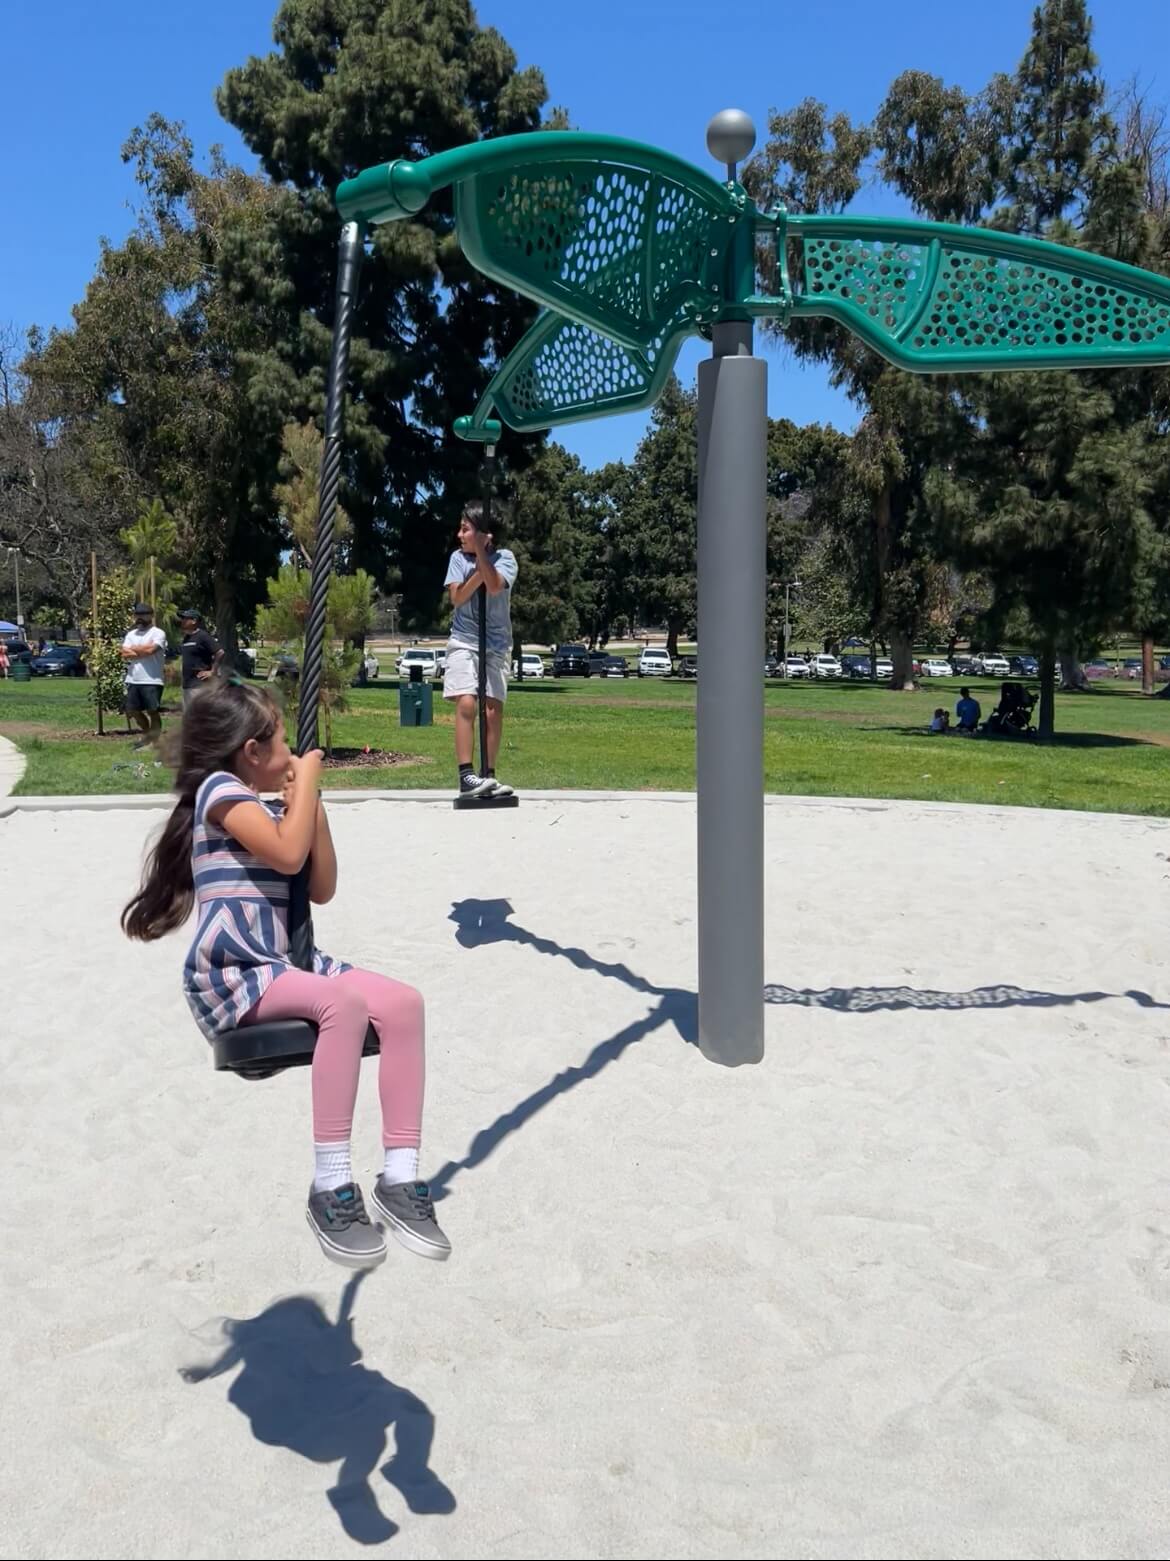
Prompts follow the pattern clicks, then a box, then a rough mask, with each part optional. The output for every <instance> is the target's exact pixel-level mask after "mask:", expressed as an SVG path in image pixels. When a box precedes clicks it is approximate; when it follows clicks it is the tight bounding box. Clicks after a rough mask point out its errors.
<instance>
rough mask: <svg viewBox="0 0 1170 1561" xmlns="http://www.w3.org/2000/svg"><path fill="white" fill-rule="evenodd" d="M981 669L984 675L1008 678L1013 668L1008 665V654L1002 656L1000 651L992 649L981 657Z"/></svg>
mask: <svg viewBox="0 0 1170 1561" xmlns="http://www.w3.org/2000/svg"><path fill="white" fill-rule="evenodd" d="M979 670H980V672H982V673H983V675H984V677H989V678H1006V677H1010V676H1011V672H1012V669H1011V667H1010V666H1009V665H1008V659H1007V657H1006V656H1001V655H1000V654H999V652H998V651H991V652H990V654H988V655H986V656H980V657H979Z"/></svg>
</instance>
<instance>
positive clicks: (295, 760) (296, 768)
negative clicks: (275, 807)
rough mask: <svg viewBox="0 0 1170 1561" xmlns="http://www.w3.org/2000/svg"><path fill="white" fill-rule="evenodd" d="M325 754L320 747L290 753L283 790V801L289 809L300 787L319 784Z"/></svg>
mask: <svg viewBox="0 0 1170 1561" xmlns="http://www.w3.org/2000/svg"><path fill="white" fill-rule="evenodd" d="M324 757H325V755H324V753H322V751H321V749H320V748H313V749H311V750H310V752H309V753H306V754H303V755H302V754H295V753H294V754H290V756H289V761H288V770H287V771H286V773H285V779H284V790H283V791H282V792H281V794H280V796H281V801H282V802H283V803H284V806H285V810H286V811H287V810H288V809H289V808H291V807H292V804H293V797H294V796H295V795H296V792H297V788H298V787H306V788H308V787H312V788H315V787H316V785H317V778H318V776H319V775H320V773H321V761H322V759H324Z"/></svg>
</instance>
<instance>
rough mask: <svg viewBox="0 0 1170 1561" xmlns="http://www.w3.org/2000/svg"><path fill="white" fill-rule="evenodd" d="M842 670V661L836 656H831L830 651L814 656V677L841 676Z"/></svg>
mask: <svg viewBox="0 0 1170 1561" xmlns="http://www.w3.org/2000/svg"><path fill="white" fill-rule="evenodd" d="M841 671H842V669H841V663H840V662H839V661H838V660H837V658H836V656H831V655H829V654H828V652H822V654H821V655H819V656H814V657H813V661H812V675H813V677H815V678H839V677H840V676H841Z"/></svg>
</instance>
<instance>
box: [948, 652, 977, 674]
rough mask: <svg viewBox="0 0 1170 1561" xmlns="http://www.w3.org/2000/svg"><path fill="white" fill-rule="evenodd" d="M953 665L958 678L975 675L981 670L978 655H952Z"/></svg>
mask: <svg viewBox="0 0 1170 1561" xmlns="http://www.w3.org/2000/svg"><path fill="white" fill-rule="evenodd" d="M951 667H952V669H953V671H954V674H955V676H956V677H958V678H969V677H974V676H976V674H977V673H978V671H979V658H978V657H977V656H957V655H956V656H952V657H951Z"/></svg>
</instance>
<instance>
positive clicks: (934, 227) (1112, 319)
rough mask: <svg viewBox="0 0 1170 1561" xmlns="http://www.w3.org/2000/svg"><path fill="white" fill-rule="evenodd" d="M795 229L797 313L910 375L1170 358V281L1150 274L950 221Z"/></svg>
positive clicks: (810, 223) (813, 222) (857, 222)
mask: <svg viewBox="0 0 1170 1561" xmlns="http://www.w3.org/2000/svg"><path fill="white" fill-rule="evenodd" d="M791 229H792V230H793V231H797V232H799V233H800V235H801V237H802V239H803V249H804V259H803V267H802V280H803V288H802V290H801V292H800V294H799V295H798V297H797V300H796V303H795V306H794V309H793V313H794V314H797V315H800V314H828V315H831V316H832V317H834V318H836V319H838V320H840V321H841V322H842V324H844V325H847V326H849V327H850V329H852V330H854V331H856V332H857V333H858V334H859V335H860V336H862V337H864V338H865V340H866V341H868V342H869V343H870V344H871V345H872V346H874V347H876V348H877V350H878V351H879V352H881V353H883V354H884V355H885V356H886V357H888V358H890V359H891V360H892V361H893V362H895V363H899V364H901V365H902V366H903V367H906V368H912V369H917V370H919V371H921V370H923V369H925V370H927V371H930V370H935V371H942V370H946V371H948V372H961V371H963V370H970V369H988V368H992V367H994V368H1056V367H1058V368H1091V367H1094V366H1097V365H1100V366H1107V365H1116V364H1120V363H1125V362H1134V363H1143V362H1144V363H1157V362H1165V361H1166V360H1167V359H1168V358H1170V282H1167V281H1166V280H1164V279H1163V278H1160V277H1157V276H1154V275H1152V274H1150V273H1148V272H1141V271H1136V270H1134V269H1133V268H1131V267H1128V266H1122V265H1119V264H1117V263H1116V262H1112V261H1107V260H1102V259H1100V258H1099V257H1098V256H1095V255H1091V254H1087V253H1084V252H1082V251H1078V250H1071V249H1063V248H1060V247H1058V246H1056V245H1053V244H1046V243H1042V242H1038V241H1036V240H1028V239H1019V238H1016V237H1014V236H1013V235H1010V234H1001V233H993V232H988V231H984V230H976V229H963V228H947V227H945V226H943V225H941V224H927V223H919V224H891V225H888V227H887V229H886V231H884V232H883V225H882V224H881V223H880V222H879V221H877V220H873V219H864V218H852V219H840V218H827V219H823V218H811V219H810V218H794V219H792V222H791ZM899 229H900V231H899ZM908 233H912V234H913V237H910V236H907V234H908Z"/></svg>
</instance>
